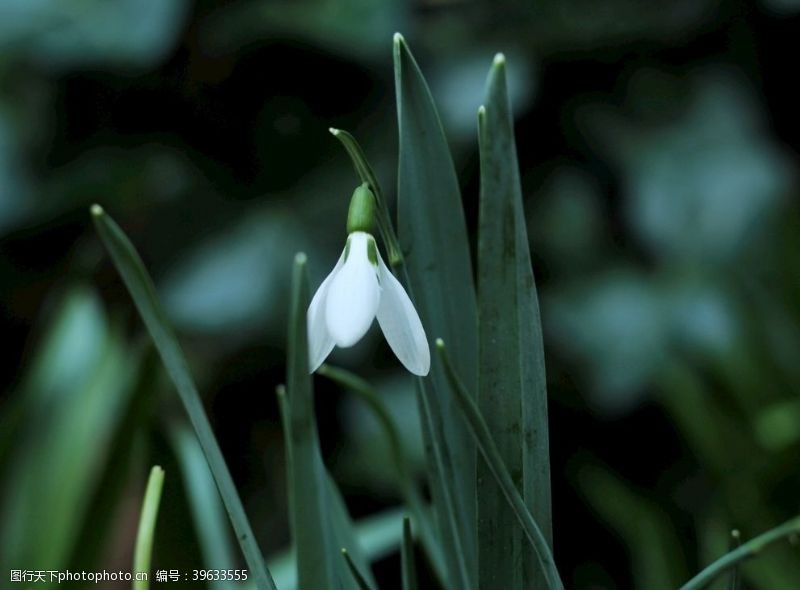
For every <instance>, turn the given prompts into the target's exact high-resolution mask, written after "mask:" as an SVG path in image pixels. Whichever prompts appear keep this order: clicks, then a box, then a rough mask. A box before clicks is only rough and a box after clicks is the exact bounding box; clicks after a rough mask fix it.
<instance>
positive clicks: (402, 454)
mask: <svg viewBox="0 0 800 590" xmlns="http://www.w3.org/2000/svg"><path fill="white" fill-rule="evenodd" d="M317 373H318V374H320V375H323V376H325V377H328V378H329V379H331V380H333V381H335V382H336V383H338V384H339V385H341V386H342V387H346V388H347V389H349V390H350V391H352V392H353V393H354V394H356V395H357V396H358V397H359V398H360V399H361V400H362V401H363V402H364V403H365V404H366V405H367V407H368V408H369V409H370V410H372V412H373V413H374V414H375V417H376V418H377V420H378V422H379V423H380V425H381V427H382V428H383V431H384V433H385V434H386V438H387V439H388V442H389V449H390V453H391V456H392V461H393V462H394V465H395V470H396V472H397V480H398V484H399V486H400V492H401V494H402V495H403V499H404V500H405V501H406V503H407V504H408V507H409V509H410V510H411V512H412V514H413V515H414V518H415V519H416V521H417V527H419V531H420V532H419V535H420V538H421V540H422V544H423V546H424V547H425V550H426V552H427V554H428V556H429V558H430V560H431V563H432V564H433V567H434V570H435V571H436V572H437V575H438V576H439V579H440V580H441V581H442V582H444V581H445V579H444V564H443V563H442V554H441V549H440V547H439V545H438V544H437V542H436V538H435V535H434V530H433V528H432V526H431V523H430V518H429V515H428V509H427V508H426V506H425V502H424V500H423V499H422V495H421V494H420V492H419V490H418V489H417V485H416V483H415V482H414V477H413V474H412V473H411V469H410V468H409V466H408V460H407V458H406V457H407V453H406V451H405V449H404V448H403V441H402V440H401V437H400V433H399V430H398V428H397V426H396V425H395V422H394V419H393V418H392V415H391V414H390V413H389V410H388V409H387V408H386V405H385V404H384V403H383V401H381V398H380V396H379V395H378V393H377V392H376V391H375V389H374V388H373V387H372V386H371V385H370V384H369V383H368V382H367V381H365V380H364V379H362V378H360V377H359V376H357V375H355V374H353V373H350V372H349V371H345V370H344V369H340V368H337V367H332V366H331V365H327V364H324V365H322V366H321V367H320V368H319V369H318V370H317Z"/></svg>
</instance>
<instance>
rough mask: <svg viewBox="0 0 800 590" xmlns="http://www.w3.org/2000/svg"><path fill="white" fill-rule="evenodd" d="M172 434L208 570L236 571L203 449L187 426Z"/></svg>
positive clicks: (220, 584)
mask: <svg viewBox="0 0 800 590" xmlns="http://www.w3.org/2000/svg"><path fill="white" fill-rule="evenodd" d="M169 433H170V440H171V442H172V448H173V449H174V452H175V456H176V457H177V459H178V464H179V465H180V469H181V475H182V477H183V482H184V488H185V489H186V496H187V499H188V500H189V507H190V509H191V512H192V520H193V521H194V526H195V530H196V533H197V540H198V542H199V544H200V551H201V552H202V554H203V559H204V563H205V567H206V569H216V570H232V569H236V560H235V558H234V554H233V547H232V545H231V538H230V529H229V525H228V524H227V522H226V520H225V508H224V506H223V505H222V501H221V499H220V497H219V492H218V491H217V487H216V486H215V485H214V476H213V475H212V474H211V471H209V469H208V462H207V461H206V458H205V457H204V456H203V449H201V448H200V445H199V444H198V442H197V437H196V436H194V434H193V433H192V431H191V430H189V427H188V426H187V425H184V424H178V425H173V426H171V427H170V429H169ZM208 585H209V587H210V588H212V589H214V590H227V589H230V588H234V587H235V585H234V584H233V582H229V581H223V580H209V581H208Z"/></svg>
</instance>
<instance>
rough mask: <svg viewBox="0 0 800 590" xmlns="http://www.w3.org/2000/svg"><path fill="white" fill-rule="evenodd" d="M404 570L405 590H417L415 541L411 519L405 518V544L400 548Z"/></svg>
mask: <svg viewBox="0 0 800 590" xmlns="http://www.w3.org/2000/svg"><path fill="white" fill-rule="evenodd" d="M400 560H401V562H402V568H403V590H417V565H416V563H415V561H414V539H413V538H412V536H411V519H409V518H408V517H407V516H405V517H403V544H402V545H401V547H400Z"/></svg>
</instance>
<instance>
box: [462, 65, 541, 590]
mask: <svg viewBox="0 0 800 590" xmlns="http://www.w3.org/2000/svg"><path fill="white" fill-rule="evenodd" d="M487 86H488V89H487V101H486V106H485V107H481V109H480V110H479V116H478V137H479V143H480V164H481V188H480V217H479V235H478V308H479V318H480V323H479V326H478V334H479V341H478V357H479V365H478V375H479V376H478V389H477V391H478V407H479V408H480V411H481V414H482V415H483V418H484V419H485V420H486V424H487V426H488V427H489V431H490V432H491V433H492V437H493V439H494V441H495V443H496V444H497V448H498V450H499V451H500V456H501V457H502V459H503V462H504V464H505V465H506V467H507V468H508V470H509V471H510V473H511V474H512V475H513V480H514V485H515V486H516V487H517V489H518V490H519V491H520V492H521V493H522V495H523V498H524V499H525V504H526V505H527V506H528V509H529V510H530V512H531V514H532V515H533V517H534V519H535V520H536V523H537V524H538V525H539V528H540V529H541V530H542V533H543V534H544V537H545V539H547V542H548V544H549V545H550V546H551V547H552V524H551V522H552V520H551V513H550V457H549V441H548V424H547V388H546V379H545V366H544V346H543V341H542V327H541V320H540V318H539V304H538V301H537V295H536V284H535V282H534V278H533V270H532V268H531V258H530V252H529V246H528V233H527V231H526V229H525V214H524V211H523V204H522V187H521V185H520V178H519V171H518V164H517V153H516V147H515V142H514V127H513V120H512V116H511V105H510V101H509V98H508V90H507V86H506V69H505V58H503V56H502V55H498V56H496V57H495V60H494V63H493V65H492V69H491V71H490V73H489V80H488V85H487ZM477 493H478V502H477V504H478V545H479V548H478V555H479V558H480V561H479V564H478V571H479V580H480V583H479V586H480V587H489V586H491V585H497V586H500V587H502V588H509V589H513V588H537V587H538V588H541V587H543V586H544V584H545V580H544V578H543V577H542V574H541V573H539V572H537V571H536V567H535V564H536V562H535V560H534V559H532V558H533V556H532V555H526V553H528V551H529V549H528V547H527V544H526V543H525V541H524V539H523V534H522V530H521V529H520V528H519V527H518V526H515V522H516V518H515V516H514V513H513V511H512V510H511V508H510V507H509V506H508V504H507V503H506V500H505V498H504V497H503V493H502V491H501V490H500V488H499V487H498V485H497V483H496V482H495V481H494V479H493V478H492V477H491V468H490V467H489V466H488V465H487V464H486V463H485V462H483V461H479V462H478V492H477ZM520 563H522V564H525V567H524V568H520V567H519V564H520Z"/></svg>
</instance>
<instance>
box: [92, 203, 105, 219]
mask: <svg viewBox="0 0 800 590" xmlns="http://www.w3.org/2000/svg"><path fill="white" fill-rule="evenodd" d="M89 211H90V212H91V214H92V217H102V216H103V214H104V213H105V211H103V208H102V207H101V206H100V205H98V204H97V203H95V204H94V205H92V206H91V207H89Z"/></svg>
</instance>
